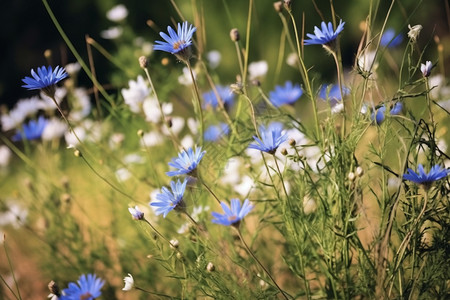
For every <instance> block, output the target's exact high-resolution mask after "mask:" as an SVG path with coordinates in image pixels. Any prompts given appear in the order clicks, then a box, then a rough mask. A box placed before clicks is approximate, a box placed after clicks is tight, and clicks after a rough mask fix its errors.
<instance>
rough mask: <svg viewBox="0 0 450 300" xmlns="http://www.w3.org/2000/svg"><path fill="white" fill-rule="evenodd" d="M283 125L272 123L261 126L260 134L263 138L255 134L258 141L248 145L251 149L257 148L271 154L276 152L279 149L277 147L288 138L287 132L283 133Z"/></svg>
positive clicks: (254, 137)
mask: <svg viewBox="0 0 450 300" xmlns="http://www.w3.org/2000/svg"><path fill="white" fill-rule="evenodd" d="M282 130H283V127H282V125H281V123H277V122H275V123H272V124H270V125H269V126H267V128H266V127H264V126H263V125H261V126H260V127H259V134H260V135H261V139H260V138H258V137H257V136H253V139H255V141H256V143H254V144H250V145H249V146H248V147H249V148H251V149H257V150H259V151H263V152H267V153H270V154H274V153H275V151H277V148H278V147H279V146H280V145H281V143H283V142H284V141H286V140H287V138H288V137H287V135H286V134H281V132H282Z"/></svg>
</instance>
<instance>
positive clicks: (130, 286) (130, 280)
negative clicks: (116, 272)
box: [122, 273, 134, 291]
mask: <svg viewBox="0 0 450 300" xmlns="http://www.w3.org/2000/svg"><path fill="white" fill-rule="evenodd" d="M123 281H124V282H125V287H124V288H123V289H122V291H130V290H131V289H133V288H134V279H133V276H131V274H130V273H128V276H127V277H125V278H124V279H123Z"/></svg>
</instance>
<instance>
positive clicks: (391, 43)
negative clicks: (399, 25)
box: [380, 28, 403, 48]
mask: <svg viewBox="0 0 450 300" xmlns="http://www.w3.org/2000/svg"><path fill="white" fill-rule="evenodd" d="M402 41H403V36H402V35H401V34H398V35H395V30H394V29H393V28H389V29H386V31H385V32H384V33H383V35H382V36H381V40H380V45H381V46H383V47H388V48H394V47H397V46H398V45H400V44H401V43H402Z"/></svg>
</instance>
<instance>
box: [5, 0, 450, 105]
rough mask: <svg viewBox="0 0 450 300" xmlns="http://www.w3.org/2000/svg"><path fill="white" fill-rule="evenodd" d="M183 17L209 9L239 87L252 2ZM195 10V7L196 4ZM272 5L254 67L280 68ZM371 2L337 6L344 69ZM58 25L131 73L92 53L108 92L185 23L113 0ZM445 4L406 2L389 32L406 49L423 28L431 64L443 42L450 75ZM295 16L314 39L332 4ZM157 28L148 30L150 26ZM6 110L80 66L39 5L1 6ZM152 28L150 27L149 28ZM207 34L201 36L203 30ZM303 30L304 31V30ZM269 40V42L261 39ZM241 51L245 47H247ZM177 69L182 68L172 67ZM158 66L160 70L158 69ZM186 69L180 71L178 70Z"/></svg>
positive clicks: (86, 6)
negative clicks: (120, 16)
mask: <svg viewBox="0 0 450 300" xmlns="http://www.w3.org/2000/svg"><path fill="white" fill-rule="evenodd" d="M175 2H176V3H177V5H178V6H179V8H180V10H181V12H182V13H183V16H184V17H185V18H186V19H187V20H189V21H190V22H191V23H194V21H195V20H194V13H193V12H192V4H193V3H196V4H197V5H200V6H201V7H203V17H204V24H205V27H207V28H205V29H206V30H205V33H206V47H207V49H205V50H206V51H210V50H214V49H215V50H219V51H220V52H221V53H222V57H223V59H224V60H223V61H222V64H221V66H220V74H221V78H222V80H223V81H228V82H232V81H234V80H235V79H234V77H235V74H236V73H237V70H238V69H237V66H236V61H235V56H234V55H223V54H224V53H234V52H235V49H234V45H233V43H231V42H230V40H229V31H230V29H231V28H238V29H239V30H240V32H241V36H242V39H244V38H245V28H246V19H247V12H248V2H247V1H239V0H231V1H230V0H222V1H221V0H215V1H205V0H194V1H175ZM191 2H192V3H191ZM273 2H274V1H265V0H256V1H254V3H255V7H254V14H253V24H252V31H251V38H252V44H251V49H250V57H251V58H252V60H253V61H256V60H267V61H268V63H269V79H268V80H270V69H271V66H273V65H274V64H275V63H276V58H277V51H278V45H279V40H280V37H279V34H280V28H281V22H280V19H279V17H278V15H277V14H276V13H275V11H274V9H273ZM370 2H371V1H369V0H362V1H357V2H355V1H350V2H348V1H335V3H334V6H335V11H336V14H337V16H338V18H341V19H343V20H344V21H345V22H346V26H345V31H344V34H343V35H342V37H341V48H342V53H343V62H344V66H347V67H351V66H352V64H353V62H354V59H355V53H356V51H357V47H358V43H359V41H360V39H361V36H362V31H361V27H362V22H363V21H364V20H365V19H366V17H367V15H368V12H369V3H370ZM49 4H50V6H51V7H52V9H53V11H54V13H55V15H56V17H57V19H58V20H59V22H60V23H61V26H62V27H63V29H64V30H65V32H66V34H67V35H68V36H69V38H70V39H71V41H72V43H73V44H74V45H75V47H76V49H77V50H78V51H79V53H80V54H81V56H82V57H83V59H85V60H86V61H88V54H87V46H86V36H87V35H88V36H90V37H91V38H93V39H94V40H95V41H96V42H97V43H98V44H100V45H101V46H102V47H104V48H105V49H106V50H107V51H108V52H109V53H111V54H112V55H113V56H114V57H115V58H116V59H117V60H118V61H120V62H121V63H123V64H124V65H126V66H127V67H128V68H129V70H130V71H131V72H128V73H127V74H124V72H123V70H120V69H118V68H117V66H115V65H113V64H112V63H111V62H110V61H108V59H106V58H105V57H104V56H103V55H102V54H100V53H99V51H97V50H96V49H92V57H93V61H94V63H95V68H96V72H97V76H98V79H99V81H100V83H102V84H105V85H107V87H108V88H109V89H113V90H114V89H119V88H121V87H123V86H125V85H126V83H127V82H128V80H129V79H130V77H131V75H133V74H136V75H137V74H139V71H140V70H139V68H138V64H137V63H136V61H137V57H138V56H140V55H142V52H141V51H140V49H142V47H143V44H144V43H146V42H147V43H148V42H150V43H153V42H154V41H155V40H156V39H159V36H158V33H157V32H158V31H165V30H166V27H167V26H168V25H173V23H174V22H178V21H180V17H179V15H178V14H177V12H176V11H175V9H174V8H173V5H172V4H171V1H145V2H142V1H139V0H127V1H114V0H101V1H100V0H78V1H64V2H62V1H52V0H50V1H49ZM117 4H124V5H125V6H126V8H127V9H128V15H127V17H126V18H125V19H124V20H122V21H119V22H114V21H111V20H109V19H108V18H107V17H106V13H107V12H108V11H109V10H110V9H111V8H113V7H114V6H115V5H117ZM390 4H391V1H380V8H379V10H378V11H376V12H373V13H374V14H375V20H376V22H375V24H377V25H378V28H374V31H379V30H380V29H381V26H382V22H383V21H384V19H385V16H386V13H387V11H388V8H389V6H390ZM448 6H449V5H448V1H447V0H429V1H416V0H401V1H395V4H394V7H393V10H392V12H391V16H390V18H389V20H388V22H387V27H392V28H394V29H395V30H396V32H399V33H401V34H403V35H404V36H405V39H404V40H403V45H405V44H406V42H407V38H406V33H407V32H408V24H411V25H415V24H421V25H422V26H423V30H422V33H421V38H420V39H419V45H420V48H421V49H422V48H424V47H425V46H427V45H429V46H430V47H428V50H427V54H428V55H427V59H429V60H432V61H433V62H436V61H437V60H438V54H437V51H436V47H435V39H434V38H435V37H439V39H440V42H441V43H442V45H444V49H443V50H444V52H443V53H444V60H445V61H444V63H445V66H446V67H447V69H448V66H449V63H450V62H449V59H448V57H449V51H450V50H448V49H450V35H449V28H450V16H449V11H448V10H449V8H448ZM293 10H294V15H295V16H296V18H297V22H298V26H299V27H302V18H303V17H304V26H305V29H304V31H305V33H312V32H313V30H314V26H315V25H319V24H320V21H321V19H322V18H323V19H324V20H325V21H330V20H331V10H330V1H327V0H316V1H293ZM149 20H151V21H150V22H148V21H149ZM0 25H1V28H2V29H1V30H0V41H1V44H2V45H3V47H1V48H0V102H1V103H2V104H6V105H7V106H8V107H11V106H12V105H13V104H14V103H15V102H16V101H17V100H18V99H20V98H25V97H29V96H30V95H32V93H31V92H29V91H27V90H25V89H23V88H22V87H21V85H22V82H21V79H22V78H24V77H25V76H29V73H30V70H31V69H32V68H34V69H36V68H37V67H40V66H42V65H48V64H51V65H53V66H56V65H65V64H67V63H71V62H75V58H74V56H73V55H72V53H71V52H70V50H69V49H68V48H67V47H66V45H65V43H64V41H63V39H62V38H61V36H60V35H59V33H58V31H57V30H56V28H55V26H54V24H53V23H52V21H51V19H50V17H49V15H48V14H47V12H46V10H45V7H44V5H43V3H42V2H41V1H27V0H14V1H1V3H0ZM149 25H150V26H149ZM118 28H120V30H121V31H122V33H121V34H120V35H119V36H117V37H114V38H113V36H110V37H109V38H105V35H107V34H108V30H110V32H109V34H115V33H114V30H117V29H118ZM200 30H203V29H200ZM300 30H301V29H300ZM261 33H263V34H261ZM242 46H244V43H243V42H242ZM46 50H51V57H50V58H48V59H46V58H45V56H44V52H45V51H46ZM323 55H324V52H323V51H318V47H306V49H305V56H306V57H308V58H309V59H311V60H310V61H314V62H315V65H314V72H315V74H314V75H315V76H316V77H320V78H319V79H322V80H325V81H331V80H333V78H332V77H333V76H334V75H333V74H334V72H329V70H328V66H329V61H328V60H324V59H320V57H321V56H323ZM166 56H167V55H166V54H164V53H155V54H154V55H153V57H152V59H154V61H158V60H159V59H161V58H162V57H166ZM174 63H175V64H176V62H174ZM158 64H159V63H158ZM178 67H181V66H178ZM292 71H293V72H292V73H289V71H288V72H286V73H285V74H284V76H285V77H286V78H292V76H294V75H295V76H298V75H296V72H294V70H292ZM80 80H81V83H80V85H87V86H92V84H90V83H89V80H88V79H87V77H85V76H83V72H82V73H81V77H80Z"/></svg>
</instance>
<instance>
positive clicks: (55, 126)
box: [41, 118, 67, 141]
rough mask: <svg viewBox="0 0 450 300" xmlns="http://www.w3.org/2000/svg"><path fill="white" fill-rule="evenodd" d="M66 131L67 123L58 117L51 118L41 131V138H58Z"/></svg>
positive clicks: (49, 139) (48, 139)
mask: <svg viewBox="0 0 450 300" xmlns="http://www.w3.org/2000/svg"><path fill="white" fill-rule="evenodd" d="M66 131H67V124H66V123H65V122H63V121H61V120H60V119H57V118H51V119H50V120H48V122H47V125H46V126H45V128H44V131H43V132H42V136H41V138H42V139H43V140H45V141H51V140H55V139H59V138H60V137H62V136H63V135H64V134H65V133H66Z"/></svg>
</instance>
